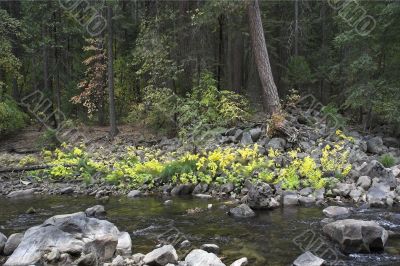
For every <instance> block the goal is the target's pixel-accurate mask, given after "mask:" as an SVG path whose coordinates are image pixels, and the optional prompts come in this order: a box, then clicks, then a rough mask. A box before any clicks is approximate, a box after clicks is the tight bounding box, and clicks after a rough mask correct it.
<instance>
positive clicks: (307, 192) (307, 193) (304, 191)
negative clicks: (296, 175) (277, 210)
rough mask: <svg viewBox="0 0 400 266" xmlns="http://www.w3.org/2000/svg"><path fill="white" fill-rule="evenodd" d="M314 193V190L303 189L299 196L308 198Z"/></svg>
mask: <svg viewBox="0 0 400 266" xmlns="http://www.w3.org/2000/svg"><path fill="white" fill-rule="evenodd" d="M312 192H313V190H312V188H310V187H306V188H303V189H301V190H300V191H299V194H300V195H301V196H308V195H310V194H311V193H312Z"/></svg>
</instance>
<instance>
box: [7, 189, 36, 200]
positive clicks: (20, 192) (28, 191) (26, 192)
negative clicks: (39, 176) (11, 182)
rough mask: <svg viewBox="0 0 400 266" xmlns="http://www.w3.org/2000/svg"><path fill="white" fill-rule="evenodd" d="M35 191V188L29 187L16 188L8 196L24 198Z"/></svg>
mask: <svg viewBox="0 0 400 266" xmlns="http://www.w3.org/2000/svg"><path fill="white" fill-rule="evenodd" d="M33 193H35V189H34V188H29V189H23V190H16V191H13V192H10V193H9V194H8V195H7V198H24V197H30V196H32V195H33Z"/></svg>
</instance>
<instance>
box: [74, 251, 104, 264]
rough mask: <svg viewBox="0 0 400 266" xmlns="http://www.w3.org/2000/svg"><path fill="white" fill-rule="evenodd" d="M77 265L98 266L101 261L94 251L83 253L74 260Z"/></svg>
mask: <svg viewBox="0 0 400 266" xmlns="http://www.w3.org/2000/svg"><path fill="white" fill-rule="evenodd" d="M74 264H75V265H78V266H97V265H99V264H100V263H99V262H98V260H97V257H96V255H95V254H93V253H89V254H82V256H81V257H80V258H79V259H77V260H76V261H75V262H74Z"/></svg>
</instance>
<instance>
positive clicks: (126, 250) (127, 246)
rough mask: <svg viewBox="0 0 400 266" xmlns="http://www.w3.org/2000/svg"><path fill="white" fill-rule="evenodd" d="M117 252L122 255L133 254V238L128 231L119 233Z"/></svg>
mask: <svg viewBox="0 0 400 266" xmlns="http://www.w3.org/2000/svg"><path fill="white" fill-rule="evenodd" d="M117 253H118V254H120V255H130V254H132V239H131V236H130V235H129V233H128V232H121V233H120V234H119V235H118V245H117Z"/></svg>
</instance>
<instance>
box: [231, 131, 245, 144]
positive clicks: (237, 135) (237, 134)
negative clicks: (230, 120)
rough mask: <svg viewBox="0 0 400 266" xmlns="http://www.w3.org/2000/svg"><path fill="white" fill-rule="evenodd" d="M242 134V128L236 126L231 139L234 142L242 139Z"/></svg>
mask: <svg viewBox="0 0 400 266" xmlns="http://www.w3.org/2000/svg"><path fill="white" fill-rule="evenodd" d="M242 136H243V130H241V129H240V128H238V129H237V130H236V132H235V135H233V138H232V139H233V141H234V142H236V143H237V142H239V141H240V140H241V139H242Z"/></svg>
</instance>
